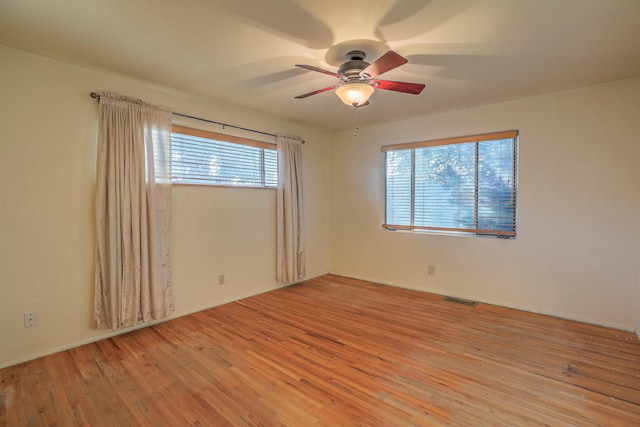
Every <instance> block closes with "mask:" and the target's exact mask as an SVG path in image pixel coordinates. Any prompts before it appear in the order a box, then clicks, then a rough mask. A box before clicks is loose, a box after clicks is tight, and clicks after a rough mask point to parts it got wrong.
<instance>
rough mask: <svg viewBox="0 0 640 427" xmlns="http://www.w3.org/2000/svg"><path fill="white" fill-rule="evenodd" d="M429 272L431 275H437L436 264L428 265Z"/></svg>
mask: <svg viewBox="0 0 640 427" xmlns="http://www.w3.org/2000/svg"><path fill="white" fill-rule="evenodd" d="M427 274H428V275H429V276H435V275H436V266H435V265H430V266H429V267H427Z"/></svg>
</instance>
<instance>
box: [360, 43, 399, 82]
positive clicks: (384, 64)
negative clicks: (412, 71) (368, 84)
mask: <svg viewBox="0 0 640 427" xmlns="http://www.w3.org/2000/svg"><path fill="white" fill-rule="evenodd" d="M406 63H407V59H406V58H404V57H402V56H400V55H399V54H397V53H395V52H394V51H392V50H390V51H388V52H387V53H385V54H384V55H382V56H381V57H380V58H378V59H376V60H375V61H373V63H371V64H370V65H369V66H368V67H367V68H365V69H364V70H362V71H360V75H361V76H362V77H365V78H371V77H376V76H379V75H380V74H382V73H386V72H387V71H390V70H393V69H394V68H397V67H399V66H401V65H403V64H406Z"/></svg>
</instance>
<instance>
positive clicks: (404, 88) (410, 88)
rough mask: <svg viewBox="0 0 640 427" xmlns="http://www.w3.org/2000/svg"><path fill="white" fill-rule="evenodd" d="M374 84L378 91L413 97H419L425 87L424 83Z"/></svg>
mask: <svg viewBox="0 0 640 427" xmlns="http://www.w3.org/2000/svg"><path fill="white" fill-rule="evenodd" d="M372 83H373V85H374V86H375V87H376V88H378V89H384V90H392V91H395V92H403V93H410V94H412V95H418V94H419V93H420V92H422V89H424V86H425V85H423V84H422V83H406V82H393V81H391V80H373V81H372Z"/></svg>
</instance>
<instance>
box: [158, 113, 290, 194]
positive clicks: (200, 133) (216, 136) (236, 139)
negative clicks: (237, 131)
mask: <svg viewBox="0 0 640 427" xmlns="http://www.w3.org/2000/svg"><path fill="white" fill-rule="evenodd" d="M174 133H176V134H180V135H186V136H192V137H196V138H204V139H208V140H211V141H214V142H227V143H233V144H239V145H246V146H251V147H256V148H260V149H261V152H260V164H261V168H260V184H257V185H251V184H249V185H247V184H225V183H209V182H206V181H202V182H176V181H174V178H176V176H175V175H174V173H173V167H172V172H171V184H172V185H194V186H204V187H224V188H253V189H267V190H271V189H276V187H277V182H276V183H275V184H273V185H268V184H267V177H266V176H267V169H266V163H267V162H266V153H265V150H273V151H275V154H276V173H277V167H278V160H277V150H276V144H275V143H271V142H264V141H258V140H255V139H249V138H243V137H240V136H235V135H228V134H224V133H218V132H212V131H208V130H204V129H197V128H191V127H187V126H182V125H175V124H174V125H172V127H171V134H172V136H173V134H174ZM172 155H173V154H172ZM171 162H172V163H171V164H172V166H173V158H172V159H171Z"/></svg>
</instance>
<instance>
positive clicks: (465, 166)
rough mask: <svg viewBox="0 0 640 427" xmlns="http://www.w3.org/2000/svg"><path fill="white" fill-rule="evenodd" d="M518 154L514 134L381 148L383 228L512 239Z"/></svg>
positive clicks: (474, 136) (516, 137)
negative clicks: (383, 174)
mask: <svg viewBox="0 0 640 427" xmlns="http://www.w3.org/2000/svg"><path fill="white" fill-rule="evenodd" d="M517 152H518V132H517V131H508V132H497V133H491V134H485V135H473V136H466V137H459V138H450V139H444V140H437V141H425V142H416V143H409V144H399V145H387V146H383V147H382V153H383V168H384V173H385V181H384V184H385V191H384V224H383V227H384V228H386V229H389V230H412V231H419V230H431V231H447V232H457V233H471V234H476V235H493V236H498V237H505V238H507V237H514V236H515V235H516V198H517V158H518V155H517Z"/></svg>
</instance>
